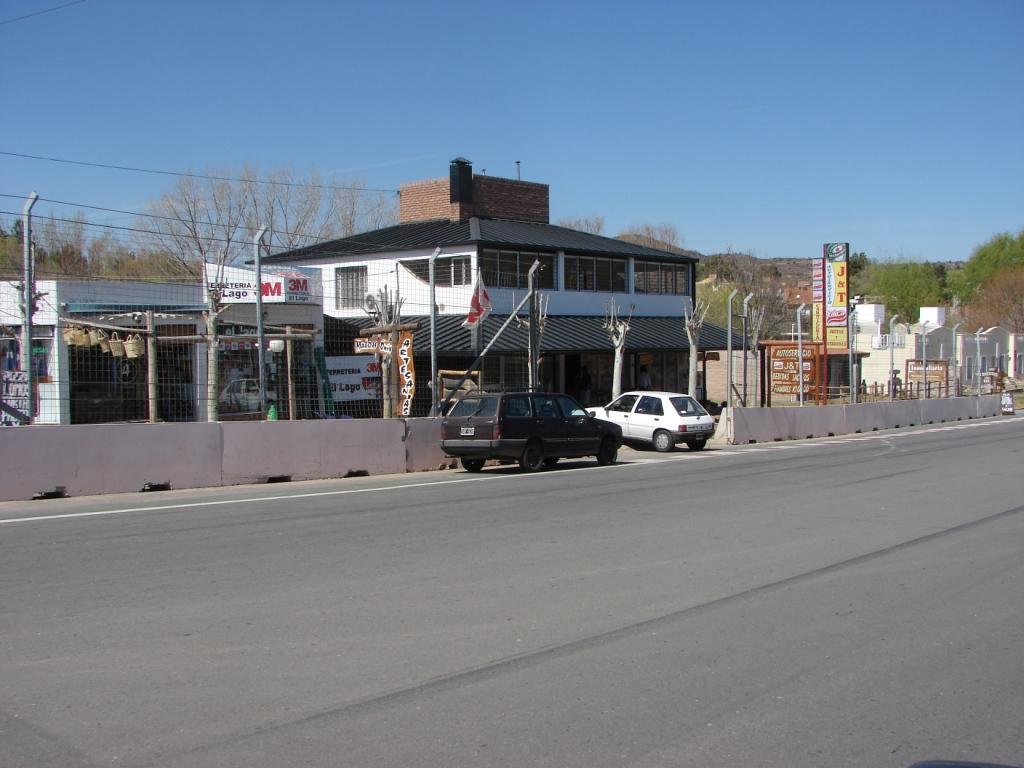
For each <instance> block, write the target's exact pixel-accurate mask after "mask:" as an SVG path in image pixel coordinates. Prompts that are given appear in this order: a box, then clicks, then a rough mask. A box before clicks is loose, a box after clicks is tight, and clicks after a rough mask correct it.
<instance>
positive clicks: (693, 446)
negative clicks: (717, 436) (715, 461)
mask: <svg viewBox="0 0 1024 768" xmlns="http://www.w3.org/2000/svg"><path fill="white" fill-rule="evenodd" d="M707 444H708V441H707V438H705V437H701V438H699V439H697V440H694V441H692V442H689V443H687V444H686V447H687V448H689V449H690V450H691V451H703V450H704V446H705V445H707Z"/></svg>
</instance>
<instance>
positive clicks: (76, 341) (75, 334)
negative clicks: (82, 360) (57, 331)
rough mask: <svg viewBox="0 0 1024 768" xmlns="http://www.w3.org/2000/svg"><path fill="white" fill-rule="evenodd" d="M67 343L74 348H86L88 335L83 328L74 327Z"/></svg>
mask: <svg viewBox="0 0 1024 768" xmlns="http://www.w3.org/2000/svg"><path fill="white" fill-rule="evenodd" d="M68 343H69V344H73V345H74V346H76V347H88V346H89V334H88V332H87V331H86V330H85V329H84V328H81V327H79V326H77V325H76V326H74V327H73V328H72V329H71V341H70V342H68Z"/></svg>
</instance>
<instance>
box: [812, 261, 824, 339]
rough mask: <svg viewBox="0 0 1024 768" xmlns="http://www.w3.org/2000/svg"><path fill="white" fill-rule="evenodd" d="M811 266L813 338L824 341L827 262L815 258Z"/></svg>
mask: <svg viewBox="0 0 1024 768" xmlns="http://www.w3.org/2000/svg"><path fill="white" fill-rule="evenodd" d="M812 264H813V266H812V267H811V302H812V303H811V318H812V327H811V340H812V341H823V340H824V338H825V332H824V325H825V323H824V322H823V319H824V317H825V312H824V307H825V262H824V260H822V259H814V260H813V262H812Z"/></svg>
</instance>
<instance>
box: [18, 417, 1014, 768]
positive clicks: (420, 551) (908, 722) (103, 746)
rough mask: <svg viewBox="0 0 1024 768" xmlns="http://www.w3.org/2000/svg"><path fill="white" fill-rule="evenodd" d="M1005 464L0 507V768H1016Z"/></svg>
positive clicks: (770, 454) (965, 453)
mask: <svg viewBox="0 0 1024 768" xmlns="http://www.w3.org/2000/svg"><path fill="white" fill-rule="evenodd" d="M1022 447H1024V417H1018V418H1004V419H1000V420H993V421H984V422H968V423H967V424H963V425H952V426H947V425H937V426H933V427H927V428H922V429H913V430H903V431H900V432H894V433H877V434H871V435H861V436H855V437H851V438H847V439H830V440H819V441H808V442H804V443H792V444H789V443H787V444H773V445H767V446H750V447H742V448H735V449H729V450H722V451H711V450H708V451H705V452H703V453H699V454H696V453H689V452H686V451H681V452H679V453H676V454H672V455H670V456H661V455H658V454H654V453H643V452H625V453H623V455H622V457H621V458H622V459H623V460H624V461H623V463H621V464H619V465H617V466H614V467H605V468H595V467H594V466H593V464H592V462H572V463H566V464H565V465H564V466H560V467H559V468H558V469H555V470H553V471H545V472H541V473H539V474H537V475H521V474H519V473H518V472H515V471H512V470H510V469H505V468H497V469H489V470H485V471H484V472H483V473H481V474H480V475H470V474H467V473H463V472H460V471H456V472H446V473H428V474H421V475H406V476H395V477H387V478H372V477H371V478H354V479H349V480H344V481H333V482H320V483H301V484H298V483H296V484H288V485H273V486H260V487H246V488H231V489H218V490H213V491H181V492H179V491H172V492H169V493H162V494H146V495H131V496H119V497H103V498H89V499H68V500H59V501H40V502H33V503H30V504H12V503H6V504H0V766H2V768H23V767H26V768H27V767H28V766H31V767H32V768H36V767H38V766H61V767H62V768H79V767H84V766H110V765H117V766H133V767H134V766H182V767H185V766H187V767H189V768H193V767H196V766H202V767H205V766H215V767H216V766H238V767H239V768H240V767H241V766H245V767H246V768H253V767H261V766H267V767H268V768H269V767H273V768H283V767H285V766H446V767H448V766H492V765H500V766H587V767H588V768H593V767H594V766H691V765H692V766H758V767H759V768H761V767H773V766H780V767H781V766H787V767H790V766H826V765H827V766H858V768H860V767H863V766H869V767H874V766H879V767H881V766H908V765H910V764H912V763H913V762H915V761H918V760H923V759H936V758H946V759H950V758H959V759H974V760H979V761H980V760H988V761H993V762H1004V763H1010V764H1021V762H1022V761H1024V725H1022V724H1024V480H1022V474H1024V461H1022V455H1024V454H1022Z"/></svg>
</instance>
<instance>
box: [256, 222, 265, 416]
mask: <svg viewBox="0 0 1024 768" xmlns="http://www.w3.org/2000/svg"><path fill="white" fill-rule="evenodd" d="M266 232H267V228H266V227H260V231H259V232H257V233H256V236H255V237H254V238H253V239H252V247H253V252H254V255H255V257H256V344H257V346H258V349H257V351H256V361H257V365H259V367H260V418H261V419H265V418H267V365H266V354H267V351H266V346H267V339H266V336H265V334H264V332H263V267H262V262H261V261H260V258H261V256H262V251H263V235H265V234H266Z"/></svg>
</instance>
